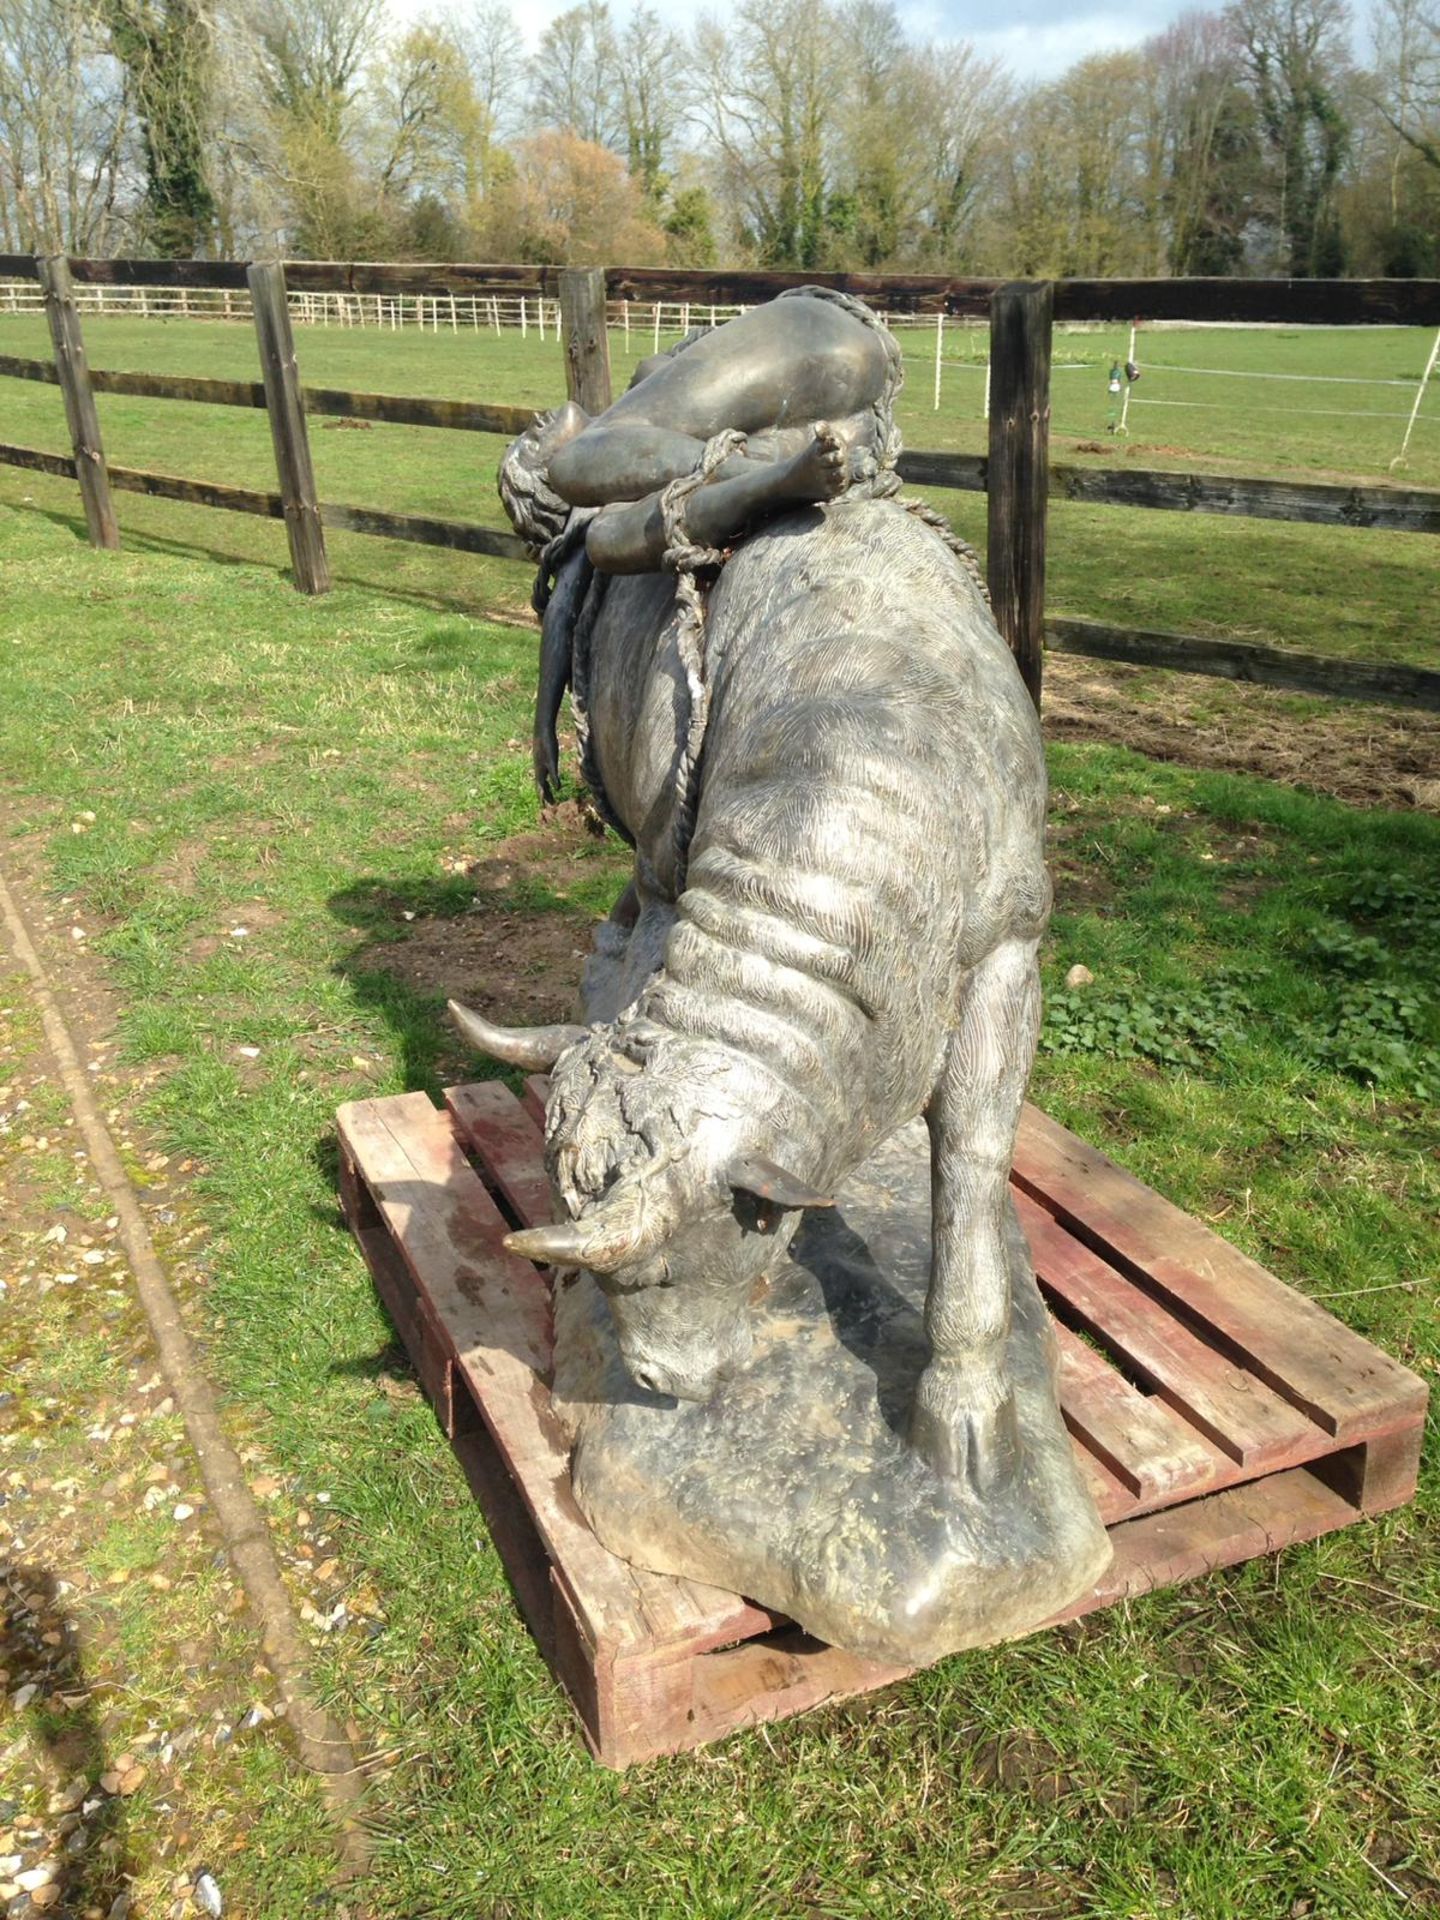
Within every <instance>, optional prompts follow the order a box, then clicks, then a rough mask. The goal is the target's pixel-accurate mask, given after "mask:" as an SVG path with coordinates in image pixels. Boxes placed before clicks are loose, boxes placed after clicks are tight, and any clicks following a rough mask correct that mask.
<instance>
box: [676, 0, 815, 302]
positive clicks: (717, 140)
mask: <svg viewBox="0 0 1440 1920" xmlns="http://www.w3.org/2000/svg"><path fill="white" fill-rule="evenodd" d="M693 59H694V64H695V70H696V72H697V73H699V74H703V75H704V85H703V88H702V89H701V90H700V91H698V93H697V96H696V100H695V104H694V107H693V109H692V111H693V113H694V116H695V119H696V121H697V123H698V124H699V125H700V126H701V127H702V128H703V130H704V132H705V134H706V135H707V136H708V139H709V141H710V144H711V148H712V151H713V153H714V156H715V160H716V164H717V168H718V173H719V178H720V186H721V191H722V196H723V198H724V199H725V201H726V202H727V203H728V204H729V206H730V207H731V208H732V209H733V213H734V217H735V219H736V222H737V226H738V228H739V231H740V236H741V238H742V240H743V241H744V242H745V243H746V244H747V245H748V246H750V247H751V248H753V250H754V252H755V253H756V255H757V257H758V258H759V260H760V261H761V263H762V264H763V265H765V266H775V267H813V266H817V265H819V263H820V260H821V258H822V255H823V253H824V247H825V232H826V210H827V209H826V202H827V198H828V193H829V189H830V186H831V171H830V163H831V159H832V156H833V147H834V140H835V132H836V126H837V123H838V119H839V111H840V106H841V102H842V99H843V93H844V86H845V67H844V46H843V39H842V35H841V32H840V27H839V22H838V19H837V17H836V14H835V12H834V10H833V9H832V8H830V7H829V6H826V5H825V4H824V0H743V4H742V5H741V7H740V9H739V12H738V14H737V16H736V22H735V26H734V29H733V31H732V32H730V33H728V34H727V33H726V31H725V30H724V29H723V28H722V27H721V26H720V25H719V24H718V23H717V22H715V21H706V22H702V25H701V27H700V29H699V31H698V33H697V36H696V40H695V46H694V50H693Z"/></svg>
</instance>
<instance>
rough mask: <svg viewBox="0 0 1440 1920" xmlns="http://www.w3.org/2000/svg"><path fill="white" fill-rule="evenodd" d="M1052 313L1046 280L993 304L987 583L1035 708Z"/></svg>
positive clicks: (1020, 285)
mask: <svg viewBox="0 0 1440 1920" xmlns="http://www.w3.org/2000/svg"><path fill="white" fill-rule="evenodd" d="M1050 310H1051V289H1050V286H1049V284H1048V283H1047V282H1045V281H1015V282H1013V283H1012V284H1011V285H1009V286H1005V287H1001V288H1000V289H999V290H998V291H997V292H996V294H995V296H994V298H993V300H992V301H991V303H990V456H989V460H988V462H987V465H986V474H987V477H988V481H989V489H988V498H987V506H988V514H987V520H988V539H987V545H986V578H987V582H988V585H989V588H990V599H991V603H992V605H993V607H994V610H995V621H996V624H997V625H998V627H999V628H1000V631H1001V633H1002V634H1003V635H1004V636H1005V639H1006V641H1007V642H1008V644H1009V647H1010V650H1011V652H1012V653H1013V654H1014V655H1015V658H1016V661H1017V662H1018V664H1019V667H1020V672H1021V674H1022V676H1023V678H1024V681H1025V684H1026V686H1027V687H1028V688H1029V689H1030V697H1031V699H1032V700H1033V701H1034V702H1035V704H1036V706H1037V707H1038V706H1039V705H1040V681H1041V674H1042V671H1043V667H1042V662H1043V659H1044V643H1045V522H1046V511H1045V498H1046V491H1047V467H1048V462H1049V458H1050V335H1051V320H1050Z"/></svg>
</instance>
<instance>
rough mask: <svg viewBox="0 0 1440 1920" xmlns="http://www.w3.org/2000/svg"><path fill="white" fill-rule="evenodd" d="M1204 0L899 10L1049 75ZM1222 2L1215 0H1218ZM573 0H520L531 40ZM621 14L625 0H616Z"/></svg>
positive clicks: (686, 17) (680, 17)
mask: <svg viewBox="0 0 1440 1920" xmlns="http://www.w3.org/2000/svg"><path fill="white" fill-rule="evenodd" d="M1200 3H1201V0H1133V4H1131V5H1128V6H1123V7H1122V6H1118V5H1115V4H1113V3H1112V4H1110V5H1105V4H1100V5H1087V4H1086V0H1009V3H1008V4H996V0H988V4H977V0H898V10H899V13H900V17H901V19H902V20H903V21H904V23H905V25H906V27H907V28H908V29H909V31H910V33H911V34H912V35H913V36H914V37H915V38H916V39H918V40H970V41H973V42H974V44H975V46H976V47H977V48H978V49H979V50H980V51H981V52H982V53H985V54H989V55H993V56H996V57H998V58H1000V59H1003V60H1004V61H1005V63H1006V65H1007V66H1008V67H1009V68H1010V70H1011V72H1012V73H1014V74H1015V75H1016V76H1017V77H1018V78H1019V79H1022V80H1046V79H1050V78H1051V77H1052V76H1053V75H1055V74H1057V73H1060V72H1061V71H1063V69H1064V68H1066V67H1068V66H1069V65H1070V64H1071V62H1072V61H1075V60H1078V59H1080V58H1081V56H1082V55H1084V54H1087V53H1101V52H1105V51H1107V50H1109V49H1111V48H1114V47H1133V46H1137V45H1138V44H1139V42H1140V41H1142V40H1146V39H1148V38H1149V36H1150V35H1151V34H1152V33H1158V32H1160V30H1161V29H1162V28H1164V27H1166V26H1168V25H1169V23H1170V22H1171V21H1172V20H1174V19H1175V18H1176V17H1177V16H1178V15H1180V14H1181V13H1184V12H1185V11H1186V10H1187V7H1193V6H1195V5H1197V4H1200ZM1217 3H1218V0H1217ZM392 4H393V5H394V7H395V10H396V12H397V13H402V14H409V13H412V12H423V11H425V10H426V8H425V6H424V5H423V0H392ZM574 4H575V0H520V4H516V5H515V9H514V10H515V17H516V19H517V21H519V22H520V24H521V26H522V30H523V31H524V34H525V38H526V41H527V43H528V44H529V45H530V46H532V47H533V46H534V45H535V43H536V41H537V40H538V39H539V37H540V34H541V33H542V32H543V30H544V28H545V26H546V25H547V23H548V22H549V21H551V20H553V19H554V17H555V15H556V14H557V13H563V12H564V11H565V9H566V7H567V6H573V5H574ZM650 4H651V5H652V6H654V8H655V11H656V12H657V13H658V14H659V15H660V16H661V18H662V19H664V20H666V21H668V22H669V23H670V24H672V25H674V26H677V27H680V26H686V25H688V24H689V23H690V22H691V21H693V20H694V19H696V18H697V17H698V16H699V15H700V14H701V13H702V12H705V11H707V10H712V9H713V5H714V0H699V4H697V3H696V0H650ZM611 11H612V12H613V13H614V14H617V15H619V16H621V17H623V16H624V15H625V14H626V13H628V12H629V6H628V4H627V0H611Z"/></svg>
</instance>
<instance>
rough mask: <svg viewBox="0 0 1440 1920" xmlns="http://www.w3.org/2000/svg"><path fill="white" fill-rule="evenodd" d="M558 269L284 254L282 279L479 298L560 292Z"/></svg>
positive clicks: (298, 286) (307, 285) (330, 288)
mask: <svg viewBox="0 0 1440 1920" xmlns="http://www.w3.org/2000/svg"><path fill="white" fill-rule="evenodd" d="M558 276H559V269H558V268H556V267H535V266H527V265H523V264H522V265H509V266H507V265H492V264H490V263H488V262H480V263H474V264H472V263H467V262H459V261H429V260H416V261H367V260H352V261H335V260H287V261H286V263H285V279H286V283H287V285H289V286H290V287H292V288H293V289H294V290H295V292H297V293H384V294H390V293H393V294H403V295H405V296H406V297H409V296H411V295H417V294H418V295H421V296H423V297H425V298H427V299H428V298H431V297H433V296H434V295H436V294H448V293H455V294H462V295H464V296H465V298H467V299H470V298H474V299H482V300H483V299H484V298H485V297H486V296H487V295H489V294H498V295H500V296H501V297H509V296H513V295H515V294H521V293H525V294H544V296H545V298H546V299H547V300H554V299H557V298H558V297H559V291H560V288H559V277H558Z"/></svg>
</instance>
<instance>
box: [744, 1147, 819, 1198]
mask: <svg viewBox="0 0 1440 1920" xmlns="http://www.w3.org/2000/svg"><path fill="white" fill-rule="evenodd" d="M725 1178H726V1180H727V1181H728V1183H729V1184H730V1186H731V1187H733V1188H735V1189H736V1190H737V1191H738V1192H740V1193H753V1194H754V1195H755V1198H756V1199H757V1200H768V1201H769V1202H770V1203H771V1205H772V1206H776V1207H833V1206H834V1204H835V1202H834V1200H833V1198H832V1197H831V1196H830V1195H829V1194H828V1193H818V1192H817V1191H816V1190H815V1188H814V1187H811V1186H807V1185H806V1184H805V1182H804V1181H803V1180H801V1179H800V1178H799V1176H798V1175H796V1174H793V1173H787V1172H786V1170H785V1168H784V1167H780V1166H777V1165H776V1164H775V1162H774V1161H773V1160H767V1159H766V1158H765V1157H764V1155H763V1154H758V1153H757V1154H747V1155H746V1157H745V1158H744V1159H743V1160H736V1161H735V1162H734V1163H733V1165H731V1166H730V1167H728V1168H727V1169H726V1173H725Z"/></svg>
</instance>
